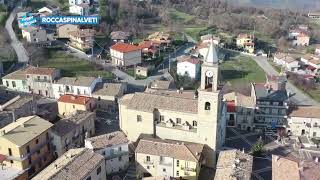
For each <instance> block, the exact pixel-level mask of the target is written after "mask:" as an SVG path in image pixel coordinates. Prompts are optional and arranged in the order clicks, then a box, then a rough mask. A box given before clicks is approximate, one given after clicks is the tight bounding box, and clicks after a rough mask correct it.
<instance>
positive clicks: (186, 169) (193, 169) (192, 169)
mask: <svg viewBox="0 0 320 180" xmlns="http://www.w3.org/2000/svg"><path fill="white" fill-rule="evenodd" d="M181 170H184V171H189V172H196V169H195V168H190V167H181Z"/></svg>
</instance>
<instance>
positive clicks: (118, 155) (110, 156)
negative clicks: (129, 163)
mask: <svg viewBox="0 0 320 180" xmlns="http://www.w3.org/2000/svg"><path fill="white" fill-rule="evenodd" d="M125 155H129V152H128V151H117V152H113V153H112V154H110V155H108V156H107V157H106V160H110V159H114V158H118V157H120V156H125Z"/></svg>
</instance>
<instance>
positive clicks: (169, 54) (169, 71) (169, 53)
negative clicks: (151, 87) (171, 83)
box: [168, 53, 171, 72]
mask: <svg viewBox="0 0 320 180" xmlns="http://www.w3.org/2000/svg"><path fill="white" fill-rule="evenodd" d="M170 64H171V61H170V53H169V71H168V72H170V68H171V67H170Z"/></svg>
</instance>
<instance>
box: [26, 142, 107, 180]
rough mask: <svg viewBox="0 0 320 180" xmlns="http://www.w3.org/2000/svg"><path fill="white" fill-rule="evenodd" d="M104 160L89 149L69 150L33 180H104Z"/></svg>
mask: <svg viewBox="0 0 320 180" xmlns="http://www.w3.org/2000/svg"><path fill="white" fill-rule="evenodd" d="M106 178H107V176H106V168H105V163H104V158H103V156H102V155H100V154H98V153H94V152H93V151H92V150H90V149H86V148H78V149H70V150H69V151H67V152H66V153H64V155H63V156H61V157H59V158H58V159H57V160H55V161H54V162H52V163H51V164H50V165H49V166H48V167H46V168H45V169H43V170H42V171H41V172H40V173H39V174H37V176H35V177H34V178H32V179H33V180H49V179H50V180H62V179H65V180H79V179H81V180H106Z"/></svg>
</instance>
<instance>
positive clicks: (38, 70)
mask: <svg viewBox="0 0 320 180" xmlns="http://www.w3.org/2000/svg"><path fill="white" fill-rule="evenodd" d="M56 70H57V69H55V68H45V67H30V68H28V70H27V73H26V74H36V75H52V74H53V73H54V72H55V71H56Z"/></svg>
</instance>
